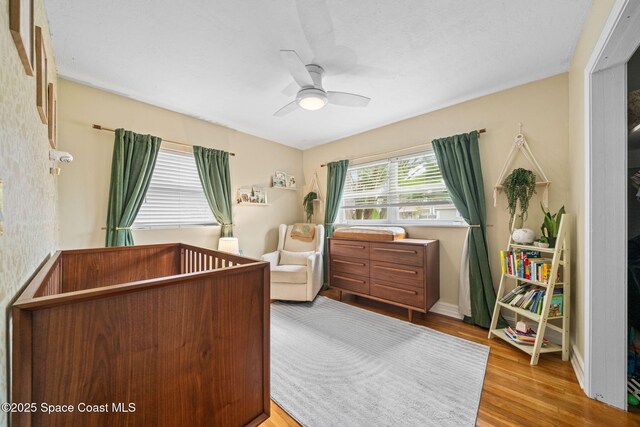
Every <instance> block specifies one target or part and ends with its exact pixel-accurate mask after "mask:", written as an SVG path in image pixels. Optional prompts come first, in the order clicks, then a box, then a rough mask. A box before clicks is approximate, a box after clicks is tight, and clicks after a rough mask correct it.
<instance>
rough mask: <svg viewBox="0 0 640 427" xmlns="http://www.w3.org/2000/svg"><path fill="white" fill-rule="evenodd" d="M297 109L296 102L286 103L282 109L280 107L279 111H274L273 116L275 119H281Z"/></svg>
mask: <svg viewBox="0 0 640 427" xmlns="http://www.w3.org/2000/svg"><path fill="white" fill-rule="evenodd" d="M297 109H298V102H297V101H293V102H290V103H288V104H287V105H285V106H284V107H282V108H281V109H279V110H278V111H276V112H275V113H273V115H274V116H275V117H282V116H286V115H287V114H289V113H290V112H292V111H293V110H297Z"/></svg>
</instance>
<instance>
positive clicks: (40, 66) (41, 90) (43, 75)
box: [36, 26, 49, 124]
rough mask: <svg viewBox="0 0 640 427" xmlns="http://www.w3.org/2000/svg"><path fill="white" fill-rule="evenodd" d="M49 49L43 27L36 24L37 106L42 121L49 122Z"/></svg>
mask: <svg viewBox="0 0 640 427" xmlns="http://www.w3.org/2000/svg"><path fill="white" fill-rule="evenodd" d="M47 72H48V69H47V51H46V49H45V46H44V37H43V36H42V28H40V27H38V26H36V107H38V113H39V114H40V120H42V123H44V124H47V113H48V111H47V110H48V108H47V91H48V89H49V84H48V82H47Z"/></svg>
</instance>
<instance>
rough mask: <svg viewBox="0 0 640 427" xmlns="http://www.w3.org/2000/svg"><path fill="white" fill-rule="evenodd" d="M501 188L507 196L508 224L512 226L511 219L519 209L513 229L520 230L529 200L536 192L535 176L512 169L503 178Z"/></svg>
mask: <svg viewBox="0 0 640 427" xmlns="http://www.w3.org/2000/svg"><path fill="white" fill-rule="evenodd" d="M502 186H503V187H504V192H505V194H506V195H507V203H508V206H507V209H508V210H509V216H510V218H509V224H514V222H513V218H514V217H515V216H516V211H517V210H518V207H519V208H520V214H519V215H518V223H517V224H514V228H516V229H517V228H521V227H522V224H523V222H524V221H525V220H526V219H527V211H528V210H529V200H531V197H533V195H534V194H535V192H536V174H535V173H533V172H531V171H530V170H528V169H523V168H518V169H514V170H513V171H511V173H510V174H509V176H507V177H506V178H505V180H504V182H503V183H502Z"/></svg>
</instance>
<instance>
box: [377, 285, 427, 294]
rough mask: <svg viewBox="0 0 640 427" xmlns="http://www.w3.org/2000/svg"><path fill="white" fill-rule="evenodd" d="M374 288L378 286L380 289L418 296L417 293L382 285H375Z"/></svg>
mask: <svg viewBox="0 0 640 427" xmlns="http://www.w3.org/2000/svg"><path fill="white" fill-rule="evenodd" d="M373 286H377V287H379V288H385V289H390V290H392V291H396V292H404V293H405V294H411V295H418V293H417V292H416V291H409V290H407V289H400V288H394V287H393V286H387V285H380V284H379V283H374V284H373Z"/></svg>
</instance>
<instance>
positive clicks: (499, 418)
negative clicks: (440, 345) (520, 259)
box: [262, 291, 640, 427]
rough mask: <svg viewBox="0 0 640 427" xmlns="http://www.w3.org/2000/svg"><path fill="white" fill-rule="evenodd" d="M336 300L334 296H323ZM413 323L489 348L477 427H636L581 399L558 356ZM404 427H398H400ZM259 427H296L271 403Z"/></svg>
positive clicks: (396, 312)
mask: <svg viewBox="0 0 640 427" xmlns="http://www.w3.org/2000/svg"><path fill="white" fill-rule="evenodd" d="M322 295H325V296H327V297H330V298H336V299H337V293H336V292H334V291H327V292H324V293H323V294H322ZM344 302H345V303H347V304H353V305H357V306H358V307H362V308H366V309H369V310H371V311H375V312H378V313H383V314H386V315H389V316H393V317H398V318H403V319H406V315H407V314H406V310H404V309H400V308H397V307H393V306H390V305H387V304H382V303H378V302H375V301H369V300H365V299H363V298H356V297H351V296H346V295H345V297H344ZM414 323H417V324H420V325H423V326H427V327H429V328H432V329H436V330H438V331H441V332H445V333H447V334H450V335H454V336H458V337H461V338H464V339H468V340H470V341H475V342H479V343H482V344H486V345H488V346H490V347H491V352H490V354H489V362H488V366H487V373H486V376H485V379H484V386H483V389H482V398H481V400H480V409H479V411H478V419H477V425H478V426H550V427H551V426H554V427H556V426H640V414H637V413H636V414H631V413H626V412H623V411H620V410H618V409H615V408H612V407H610V406H607V405H605V404H603V403H600V402H596V401H595V400H591V399H589V398H587V397H586V396H585V394H584V393H583V392H582V390H581V389H580V385H579V384H578V381H577V380H576V377H575V374H574V372H573V368H572V367H571V363H570V362H563V361H562V359H561V358H560V356H559V355H556V354H543V355H541V356H540V362H539V363H538V366H530V365H529V358H528V357H527V354H526V353H523V352H521V351H519V350H517V349H515V348H513V347H512V346H510V345H509V344H507V343H505V342H503V341H502V340H499V339H492V340H489V339H487V331H486V330H484V329H482V328H478V327H475V326H471V325H468V324H466V323H463V322H462V321H458V320H456V319H453V318H450V317H447V316H442V315H438V314H432V313H429V314H427V315H425V316H424V318H422V317H421V316H414ZM401 425H402V422H401V421H399V422H398V426H401ZM262 426H263V427H282V426H296V427H297V426H299V424H298V423H297V422H296V421H295V420H294V419H293V418H291V417H290V416H289V415H288V414H287V413H286V412H285V411H283V410H282V409H281V408H280V407H279V406H278V405H276V404H275V403H273V402H271V418H269V419H268V420H267V421H265V422H264V423H263V424H262Z"/></svg>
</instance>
